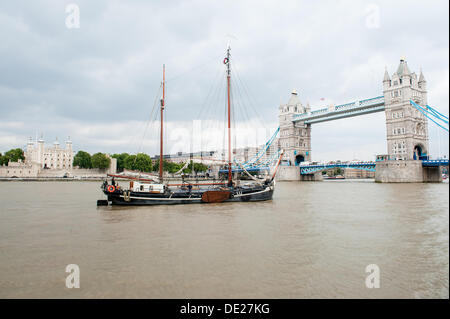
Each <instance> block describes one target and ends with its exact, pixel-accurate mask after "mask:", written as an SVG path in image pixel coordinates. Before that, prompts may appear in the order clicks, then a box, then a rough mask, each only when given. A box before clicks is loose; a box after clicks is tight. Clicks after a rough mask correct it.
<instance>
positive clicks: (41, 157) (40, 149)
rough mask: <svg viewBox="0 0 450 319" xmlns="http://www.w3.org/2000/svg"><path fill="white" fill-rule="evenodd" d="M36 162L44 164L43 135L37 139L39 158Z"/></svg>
mask: <svg viewBox="0 0 450 319" xmlns="http://www.w3.org/2000/svg"><path fill="white" fill-rule="evenodd" d="M36 162H37V163H39V164H41V165H43V164H44V138H43V136H42V134H41V137H40V138H39V139H38V141H37V158H36Z"/></svg>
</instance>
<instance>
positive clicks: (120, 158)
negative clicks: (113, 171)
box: [111, 153, 130, 172]
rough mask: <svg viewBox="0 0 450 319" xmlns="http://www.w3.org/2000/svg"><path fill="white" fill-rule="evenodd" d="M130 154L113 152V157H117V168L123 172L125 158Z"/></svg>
mask: <svg viewBox="0 0 450 319" xmlns="http://www.w3.org/2000/svg"><path fill="white" fill-rule="evenodd" d="M129 156H130V154H128V153H122V154H113V155H112V156H111V157H113V158H116V159H117V170H118V171H119V172H122V171H123V169H124V168H125V160H126V159H127V158H128V157H129Z"/></svg>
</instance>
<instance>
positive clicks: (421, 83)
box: [418, 69, 427, 90]
mask: <svg viewBox="0 0 450 319" xmlns="http://www.w3.org/2000/svg"><path fill="white" fill-rule="evenodd" d="M418 83H419V88H421V89H422V90H426V89H427V81H426V80H425V76H424V75H423V72H422V69H420V75H419V82H418Z"/></svg>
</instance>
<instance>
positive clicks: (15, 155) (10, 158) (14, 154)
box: [1, 148, 25, 164]
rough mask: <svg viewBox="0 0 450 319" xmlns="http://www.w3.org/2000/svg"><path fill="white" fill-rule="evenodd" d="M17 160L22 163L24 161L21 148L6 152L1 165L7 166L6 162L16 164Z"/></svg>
mask: <svg viewBox="0 0 450 319" xmlns="http://www.w3.org/2000/svg"><path fill="white" fill-rule="evenodd" d="M19 159H21V160H22V161H23V160H25V156H24V154H23V150H22V149H21V148H14V149H11V150H9V151H8V152H6V153H5V155H3V156H2V159H1V160H2V163H3V164H8V162H18V161H19Z"/></svg>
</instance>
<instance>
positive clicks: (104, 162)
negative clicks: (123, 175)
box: [91, 153, 111, 169]
mask: <svg viewBox="0 0 450 319" xmlns="http://www.w3.org/2000/svg"><path fill="white" fill-rule="evenodd" d="M91 163H92V167H93V168H101V169H105V168H108V167H109V164H110V163H111V159H110V158H109V157H108V156H106V155H105V154H103V153H95V154H94V155H92V157H91Z"/></svg>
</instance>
